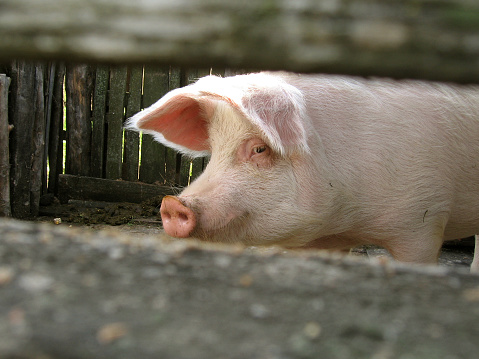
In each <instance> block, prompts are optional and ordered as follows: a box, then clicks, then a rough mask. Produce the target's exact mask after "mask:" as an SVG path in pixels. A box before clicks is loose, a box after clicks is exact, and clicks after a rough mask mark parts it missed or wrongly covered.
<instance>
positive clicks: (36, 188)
mask: <svg viewBox="0 0 479 359" xmlns="http://www.w3.org/2000/svg"><path fill="white" fill-rule="evenodd" d="M45 68H46V67H45V65H44V64H36V65H35V79H34V80H35V81H34V83H33V85H34V90H35V102H34V111H35V117H34V122H33V136H32V140H33V143H32V157H31V161H32V162H31V168H32V170H31V173H30V176H31V180H30V211H31V214H32V215H33V216H34V217H36V216H38V212H39V209H40V197H41V195H42V187H43V183H42V180H43V169H44V165H43V162H44V155H45V135H46V134H45V119H46V117H45V95H44V92H45V91H44V84H45V78H44V75H45Z"/></svg>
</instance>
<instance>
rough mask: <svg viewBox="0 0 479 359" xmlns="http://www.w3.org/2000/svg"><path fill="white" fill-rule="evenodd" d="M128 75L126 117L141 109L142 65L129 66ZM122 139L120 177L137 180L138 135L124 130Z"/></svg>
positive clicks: (138, 158) (138, 159)
mask: <svg viewBox="0 0 479 359" xmlns="http://www.w3.org/2000/svg"><path fill="white" fill-rule="evenodd" d="M129 77H130V81H129V89H128V101H127V105H126V118H130V117H131V116H133V115H134V114H135V113H137V112H139V111H140V110H141V97H142V89H143V66H133V67H131V68H130V73H129ZM124 141H125V142H124V143H125V146H124V151H123V174H122V178H123V179H124V180H127V181H137V180H138V168H139V161H140V151H139V146H140V136H139V134H138V133H137V132H133V131H125V139H124Z"/></svg>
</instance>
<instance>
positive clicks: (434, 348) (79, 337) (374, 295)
mask: <svg viewBox="0 0 479 359" xmlns="http://www.w3.org/2000/svg"><path fill="white" fill-rule="evenodd" d="M478 302H479V277H478V276H475V275H470V274H468V273H467V272H466V271H459V270H456V269H449V268H446V267H432V266H429V267H421V266H405V265H399V264H395V263H392V262H389V261H387V260H382V261H377V262H372V263H371V262H368V261H365V260H363V259H357V258H340V257H334V256H330V255H325V254H321V253H316V252H310V253H305V252H302V253H293V254H287V255H286V254H283V253H282V252H281V251H280V250H272V251H266V252H265V253H256V252H255V251H252V250H245V249H242V248H239V247H221V246H219V247H218V246H210V245H201V244H195V243H191V242H187V241H170V240H168V239H162V238H157V237H142V238H141V239H135V238H132V237H131V236H126V235H124V234H121V233H119V232H117V231H113V230H112V231H101V232H95V231H91V230H88V229H84V228H79V229H78V228H77V229H75V228H68V227H66V226H62V225H60V226H53V225H47V224H38V223H30V222H20V221H15V220H6V219H0V318H1V320H0V357H2V358H39V357H42V358H43V357H44V358H56V359H58V358H80V359H81V358H85V359H86V358H112V359H113V358H114V359H118V358H125V359H126V358H128V359H130V358H180V359H181V358H208V359H210V358H320V357H322V358H341V359H344V358H354V359H358V358H401V357H404V358H405V357H407V358H440V357H441V358H444V357H448V358H472V357H474V356H475V355H476V354H477V350H478V349H479V344H478V343H477V338H478V337H479V327H478V326H477V318H478V317H479V306H478V305H477V304H478Z"/></svg>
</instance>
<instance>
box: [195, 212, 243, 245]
mask: <svg viewBox="0 0 479 359" xmlns="http://www.w3.org/2000/svg"><path fill="white" fill-rule="evenodd" d="M208 217H209V213H208V214H203V215H200V216H198V226H197V227H196V228H195V229H194V230H193V232H192V233H191V234H192V237H194V238H197V239H199V240H202V241H205V242H221V243H238V242H242V240H241V237H242V236H241V234H242V233H243V232H244V228H245V226H246V224H245V222H246V221H247V219H248V217H249V213H248V212H246V211H245V212H242V213H240V214H238V213H226V214H225V215H223V216H221V217H219V218H218V217H216V218H214V219H213V220H210V219H209V218H208Z"/></svg>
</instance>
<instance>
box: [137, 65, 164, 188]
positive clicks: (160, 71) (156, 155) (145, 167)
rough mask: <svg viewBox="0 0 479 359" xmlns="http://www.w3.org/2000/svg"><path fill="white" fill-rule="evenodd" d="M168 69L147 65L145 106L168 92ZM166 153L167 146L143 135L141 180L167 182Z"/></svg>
mask: <svg viewBox="0 0 479 359" xmlns="http://www.w3.org/2000/svg"><path fill="white" fill-rule="evenodd" d="M168 71H169V70H168V69H167V68H158V66H145V76H144V84H143V108H146V107H148V106H150V105H151V104H153V103H155V102H156V101H158V99H160V98H161V97H162V96H163V95H164V94H165V93H166V92H168V84H169V75H168ZM165 154H166V149H165V147H164V146H163V145H161V144H159V143H157V142H155V141H154V140H153V137H152V136H150V135H143V136H142V143H141V164H140V181H142V182H146V183H154V182H160V183H162V184H164V183H165V179H166V173H165Z"/></svg>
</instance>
